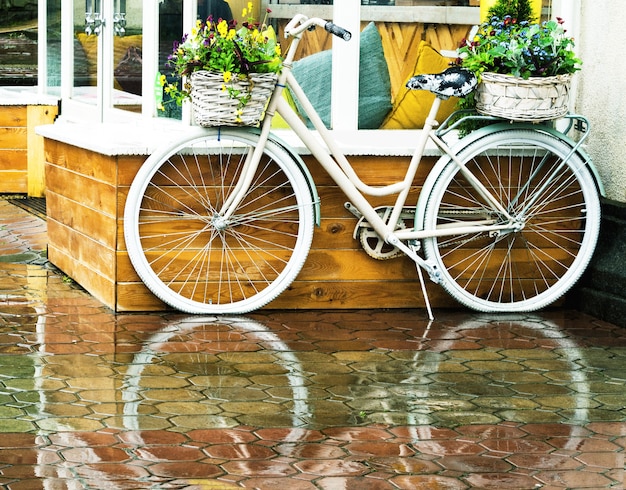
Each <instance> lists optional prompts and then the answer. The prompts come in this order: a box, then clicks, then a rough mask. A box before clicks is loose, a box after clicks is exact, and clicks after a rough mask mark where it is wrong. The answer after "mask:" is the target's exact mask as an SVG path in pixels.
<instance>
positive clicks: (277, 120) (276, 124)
mask: <svg viewBox="0 0 626 490" xmlns="http://www.w3.org/2000/svg"><path fill="white" fill-rule="evenodd" d="M282 95H283V98H284V99H285V100H286V101H287V103H288V104H289V106H290V107H291V108H292V109H293V110H294V111H295V113H296V114H297V113H298V109H297V108H296V103H295V101H294V100H293V97H292V96H291V92H290V91H289V90H287V89H283V94H282ZM272 127H273V128H274V129H288V128H289V124H287V121H285V120H284V119H283V117H282V116H281V115H280V114H279V113H278V112H276V113H275V114H274V118H273V119H272Z"/></svg>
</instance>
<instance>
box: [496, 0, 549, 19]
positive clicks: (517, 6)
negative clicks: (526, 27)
mask: <svg viewBox="0 0 626 490" xmlns="http://www.w3.org/2000/svg"><path fill="white" fill-rule="evenodd" d="M507 15H510V16H511V18H513V19H517V22H523V21H528V22H533V21H535V20H538V19H535V17H534V16H533V9H532V7H531V5H530V2H529V0H498V2H497V3H496V4H495V5H494V6H493V7H491V8H490V9H489V18H492V17H498V18H499V19H504V18H505V17H506V16H507Z"/></svg>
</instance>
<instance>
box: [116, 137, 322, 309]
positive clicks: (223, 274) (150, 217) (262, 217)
mask: <svg viewBox="0 0 626 490" xmlns="http://www.w3.org/2000/svg"><path fill="white" fill-rule="evenodd" d="M258 144H259V142H258V137H257V135H256V134H254V133H252V132H250V131H246V130H236V129H221V130H204V131H201V132H200V133H198V134H196V135H195V136H190V137H189V138H188V139H187V140H185V141H182V142H178V143H176V144H175V145H174V146H173V147H170V148H167V149H164V150H162V151H159V152H158V153H155V154H153V155H151V156H150V157H149V158H148V159H147V160H146V162H145V164H144V165H143V166H142V167H141V169H140V171H139V172H138V173H137V176H136V177H135V179H134V181H133V183H132V185H131V188H130V191H129V194H128V198H127V200H126V208H125V212H124V236H125V239H126V247H127V250H128V255H129V257H130V260H131V262H132V264H133V266H134V267H135V270H136V271H137V273H138V274H139V276H140V278H141V279H142V281H143V282H144V283H145V285H146V286H147V287H148V288H149V289H150V290H151V291H152V292H153V293H154V294H155V295H156V296H158V297H159V298H160V299H162V300H163V301H164V302H166V303H167V304H169V305H170V306H172V307H174V308H176V309H178V310H181V311H185V312H188V313H213V314H224V313H246V312H248V311H252V310H254V309H257V308H260V307H262V306H264V305H266V304H267V303H269V302H270V301H272V300H273V299H274V298H276V297H277V296H278V295H279V294H280V293H281V292H283V291H284V290H285V289H286V288H287V287H288V286H289V285H290V284H291V282H292V281H293V280H294V279H295V278H296V276H297V274H298V273H299V272H300V270H301V268H302V266H303V264H304V262H305V260H306V257H307V254H308V251H309V249H310V246H311V241H312V238H313V228H314V202H313V198H312V192H311V189H310V188H309V184H308V181H307V179H306V177H305V176H304V175H303V173H302V170H301V169H300V167H299V166H298V164H297V163H296V162H294V161H293V159H292V157H291V156H290V155H289V154H288V153H287V152H285V151H284V150H282V149H281V148H280V147H278V146H277V145H275V144H272V143H271V142H268V144H267V145H266V147H265V150H264V153H263V155H262V157H261V161H260V163H259V166H258V168H257V170H256V173H255V175H254V178H253V180H252V184H251V185H250V187H249V188H248V189H247V190H246V192H245V196H244V197H243V199H242V200H241V202H240V203H239V205H238V206H237V209H236V210H235V212H234V214H233V215H232V216H230V217H228V218H225V217H224V216H223V209H222V207H223V205H224V203H225V202H226V201H227V200H228V199H229V197H230V196H231V194H232V193H233V190H234V188H235V186H236V184H237V182H238V181H239V180H240V179H241V178H242V172H243V166H244V163H245V161H246V157H247V155H248V153H249V151H251V150H254V148H256V147H257V146H258Z"/></svg>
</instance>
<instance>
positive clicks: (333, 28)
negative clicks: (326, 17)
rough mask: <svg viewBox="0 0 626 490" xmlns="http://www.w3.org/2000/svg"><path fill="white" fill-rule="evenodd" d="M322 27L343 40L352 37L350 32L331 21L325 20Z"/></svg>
mask: <svg viewBox="0 0 626 490" xmlns="http://www.w3.org/2000/svg"><path fill="white" fill-rule="evenodd" d="M324 29H326V31H328V32H330V33H331V34H332V35H334V36H337V37H340V38H341V39H343V40H344V41H349V40H350V39H352V33H351V32H350V31H348V30H346V29H344V28H343V27H341V26H338V25H337V24H333V23H332V22H326V24H325V25H324Z"/></svg>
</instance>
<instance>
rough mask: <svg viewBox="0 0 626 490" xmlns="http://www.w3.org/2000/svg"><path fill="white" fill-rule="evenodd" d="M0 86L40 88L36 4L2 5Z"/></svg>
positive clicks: (0, 23)
mask: <svg viewBox="0 0 626 490" xmlns="http://www.w3.org/2000/svg"><path fill="white" fill-rule="evenodd" d="M0 85H5V86H15V85H37V2H20V3H19V5H17V2H3V3H2V7H1V12H0Z"/></svg>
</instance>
